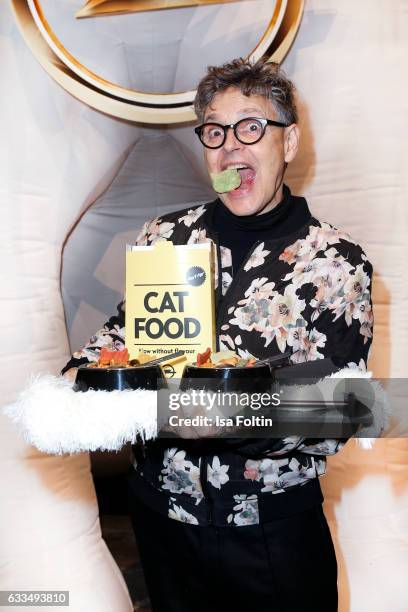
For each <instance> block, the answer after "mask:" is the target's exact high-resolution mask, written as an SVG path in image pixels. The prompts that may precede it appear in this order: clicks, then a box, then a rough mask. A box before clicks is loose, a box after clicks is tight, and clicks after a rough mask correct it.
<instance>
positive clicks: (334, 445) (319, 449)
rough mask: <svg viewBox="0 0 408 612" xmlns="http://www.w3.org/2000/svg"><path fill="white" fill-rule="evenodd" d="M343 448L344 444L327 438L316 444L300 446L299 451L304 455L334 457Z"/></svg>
mask: <svg viewBox="0 0 408 612" xmlns="http://www.w3.org/2000/svg"><path fill="white" fill-rule="evenodd" d="M343 446H344V443H343V442H340V441H339V440H336V439H332V438H326V439H325V440H322V441H321V442H317V443H316V444H310V445H308V444H300V446H299V450H301V451H302V453H305V454H309V453H310V454H311V455H334V454H335V453H336V451H337V450H338V449H339V448H342V447H343ZM292 461H293V460H292Z"/></svg>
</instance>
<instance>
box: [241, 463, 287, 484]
mask: <svg viewBox="0 0 408 612" xmlns="http://www.w3.org/2000/svg"><path fill="white" fill-rule="evenodd" d="M288 463H289V460H288V459H269V458H266V459H259V460H253V459H248V460H247V461H246V462H245V471H244V478H246V479H249V480H256V481H258V482H259V481H261V480H263V481H264V485H265V486H264V487H263V488H262V489H261V491H262V492H264V493H267V492H274V493H278V492H281V489H282V485H281V483H280V480H279V479H280V476H279V475H280V469H279V468H281V467H282V466H284V465H285V466H286V465H288Z"/></svg>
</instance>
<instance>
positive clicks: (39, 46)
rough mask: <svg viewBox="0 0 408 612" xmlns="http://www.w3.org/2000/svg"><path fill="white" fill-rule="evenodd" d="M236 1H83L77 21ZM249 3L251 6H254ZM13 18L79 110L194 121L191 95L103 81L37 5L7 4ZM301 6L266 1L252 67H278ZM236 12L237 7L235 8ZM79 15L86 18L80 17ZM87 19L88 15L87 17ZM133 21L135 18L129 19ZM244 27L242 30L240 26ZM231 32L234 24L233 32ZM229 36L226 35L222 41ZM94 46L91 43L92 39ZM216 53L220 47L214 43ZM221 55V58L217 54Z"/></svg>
mask: <svg viewBox="0 0 408 612" xmlns="http://www.w3.org/2000/svg"><path fill="white" fill-rule="evenodd" d="M241 1H242V0H88V2H86V4H85V6H84V7H83V9H82V10H81V11H79V14H78V15H77V16H80V17H91V16H93V15H103V14H104V15H105V16H106V15H109V14H112V15H113V14H115V13H116V14H117V13H129V12H132V13H133V12H137V13H138V12H140V11H147V10H149V11H150V10H158V9H165V8H166V9H167V8H177V7H181V6H183V7H187V6H197V11H199V10H200V6H201V7H203V8H204V5H211V4H213V5H217V4H220V5H221V4H230V3H231V4H232V3H237V4H238V3H239V2H241ZM255 3H256V2H255V0H254V4H255ZM12 5H13V8H14V14H15V17H16V20H17V23H18V25H19V27H20V30H21V32H22V35H23V36H24V39H25V41H26V43H27V45H28V46H29V48H30V50H31V51H32V53H33V54H34V56H35V57H36V58H37V60H38V61H39V62H40V64H41V65H42V66H43V68H44V69H45V70H46V71H47V72H48V74H49V75H50V76H51V77H52V78H53V79H54V80H55V81H56V82H57V83H59V84H60V85H61V86H62V87H63V88H64V89H66V91H68V92H69V93H70V94H71V95H73V96H75V97H76V98H78V99H79V100H81V101H82V102H84V103H85V104H88V105H89V106H92V107H93V108H95V109H97V110H99V111H101V112H103V113H105V114H108V115H111V116H113V117H118V118H120V119H125V120H127V121H133V122H139V123H152V124H161V125H163V124H171V123H185V122H192V121H194V120H195V118H196V117H195V114H194V110H193V100H194V97H195V93H196V92H195V90H193V89H191V90H187V91H176V92H174V91H170V92H168V93H154V92H146V91H140V90H137V89H131V88H128V87H124V86H123V85H120V84H118V83H114V82H112V81H109V80H107V79H106V78H105V77H104V76H102V75H101V74H100V73H99V72H100V71H99V70H98V73H97V72H95V71H94V70H92V69H91V68H90V67H89V66H87V65H86V64H85V63H84V62H81V61H80V59H79V58H78V57H76V56H75V55H74V54H73V53H72V52H71V51H70V50H69V49H68V48H67V47H65V46H64V44H63V43H62V41H61V40H60V38H59V37H58V36H57V34H56V32H55V30H54V29H53V28H52V27H51V25H50V23H49V22H48V21H47V18H46V16H45V12H44V10H43V7H42V0H12ZM303 6H304V0H273V1H271V13H272V17H271V19H270V21H269V24H268V25H267V27H266V29H265V30H264V32H263V34H262V35H261V37H260V39H259V41H258V43H257V44H256V46H255V47H254V48H253V49H252V51H250V53H248V54H247V55H246V57H248V58H250V59H251V60H252V61H256V60H258V59H259V58H261V57H268V58H270V60H271V61H275V62H282V60H283V59H284V57H285V55H286V54H287V53H288V51H289V49H290V47H291V45H292V43H293V41H294V39H295V37H296V34H297V31H298V28H299V25H300V22H301V18H302V14H303ZM237 11H238V7H237ZM85 12H88V13H87V14H85ZM91 13H92V14H91ZM133 17H135V16H133ZM245 25H247V24H245V23H244V24H243V26H245ZM234 27H236V24H235V26H234ZM233 32H234V30H233V29H232V30H231V32H230V31H228V30H227V31H226V32H225V34H226V36H230V35H231V34H233ZM92 41H93V44H94V45H97V44H98V42H97V38H95V37H94V38H93V39H92ZM219 45H220V51H221V52H222V50H223V46H222V45H223V42H222V40H221V39H220V41H219ZM221 55H222V53H221Z"/></svg>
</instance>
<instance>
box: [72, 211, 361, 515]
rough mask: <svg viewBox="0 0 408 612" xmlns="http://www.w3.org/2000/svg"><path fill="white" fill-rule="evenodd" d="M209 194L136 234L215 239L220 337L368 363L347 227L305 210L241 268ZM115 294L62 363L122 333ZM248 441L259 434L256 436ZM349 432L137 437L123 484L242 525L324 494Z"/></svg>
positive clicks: (89, 355)
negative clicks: (330, 458)
mask: <svg viewBox="0 0 408 612" xmlns="http://www.w3.org/2000/svg"><path fill="white" fill-rule="evenodd" d="M213 206H214V203H209V204H205V205H201V206H196V207H195V208H192V209H188V210H184V211H179V212H175V213H170V214H167V215H164V216H163V217H160V218H155V219H153V220H151V221H148V222H147V223H145V225H144V226H143V229H142V231H141V232H140V234H139V236H138V237H137V240H136V243H137V244H138V245H153V244H155V243H156V242H157V241H159V240H171V241H172V242H173V243H174V244H192V243H199V242H207V241H211V240H212V241H213V242H214V243H215V245H216V252H217V265H216V269H215V286H216V305H217V306H216V310H217V332H218V334H217V337H218V341H219V348H220V349H222V348H225V349H233V350H234V351H236V352H237V353H238V354H239V355H240V356H241V357H243V358H245V357H248V356H250V355H253V356H255V357H258V358H264V357H268V356H272V355H275V354H279V353H282V352H284V351H287V350H290V351H291V361H292V362H293V363H301V362H304V361H311V360H316V359H322V358H324V357H331V358H333V359H334V360H335V362H336V363H337V364H338V365H342V366H349V367H359V368H362V369H365V368H366V363H367V359H368V352H369V348H370V344H371V341H372V330H373V313H372V304H371V297H370V294H371V278H372V267H371V264H370V263H369V261H368V260H367V257H366V256H365V254H364V252H363V250H362V249H361V247H360V246H359V245H358V244H357V243H355V242H354V241H353V240H352V239H351V238H350V236H348V235H347V234H345V233H344V232H342V231H340V230H338V229H336V228H334V227H332V226H331V225H329V224H328V223H324V222H320V221H318V220H317V219H315V218H313V217H312V216H311V215H310V218H309V221H308V223H307V224H306V225H305V226H304V227H302V228H301V229H300V230H298V231H297V232H296V233H295V234H292V235H289V236H285V237H284V238H279V239H273V240H265V241H263V242H259V243H257V244H255V245H254V247H253V248H252V250H251V252H250V253H248V255H247V257H246V259H245V260H244V262H243V264H242V266H241V268H240V269H239V270H235V271H233V269H232V263H231V253H230V251H229V250H228V249H226V248H225V247H223V246H222V237H219V236H218V235H217V234H216V233H215V231H214V228H213V227H212V223H211V221H212V210H213ZM124 331H125V330H124V313H123V304H122V305H119V307H118V315H117V316H114V317H112V318H111V319H110V320H109V321H108V322H107V323H106V325H105V326H104V328H103V329H102V330H100V331H99V332H98V333H97V334H96V335H95V336H93V337H92V338H91V339H90V341H89V343H88V344H87V345H86V346H85V347H84V348H83V349H82V350H81V351H79V352H77V353H75V354H74V356H73V359H71V361H70V362H69V363H68V364H67V366H66V368H65V369H68V368H69V367H73V366H76V365H79V364H80V363H83V362H85V361H87V360H94V359H95V356H96V355H97V353H98V352H99V350H100V348H101V347H102V346H106V345H111V346H112V345H113V346H116V348H117V349H121V348H122V347H123V344H124ZM255 442H256V443H255ZM345 442H346V440H345V439H341V440H336V439H325V440H324V439H322V440H319V439H307V438H306V439H305V438H301V437H288V438H283V439H279V440H277V439H270V440H258V441H254V440H252V443H251V444H245V442H244V441H243V443H242V444H241V445H240V444H237V445H236V446H232V445H231V444H227V443H226V441H224V442H222V441H221V440H220V441H217V440H212V441H210V440H207V441H204V440H198V441H191V440H180V443H179V444H176V445H172V446H170V445H169V443H170V441H169V440H163V439H161V440H156V441H153V442H150V443H147V444H146V445H144V446H142V445H141V446H139V445H138V446H135V447H134V454H135V461H134V468H135V469H134V472H133V474H132V477H131V484H132V487H133V488H134V491H135V493H136V494H137V495H140V496H141V497H142V498H143V499H144V501H145V503H147V504H149V505H151V506H152V507H153V508H155V509H156V510H157V511H159V512H161V513H164V514H166V515H167V516H169V517H170V518H173V519H175V520H178V521H184V522H187V523H191V524H194V525H205V524H208V523H209V522H212V523H214V524H216V525H231V526H243V525H253V524H258V523H259V522H262V521H265V520H269V519H270V518H271V517H278V516H285V515H288V514H289V513H293V512H298V511H300V510H302V509H306V507H308V506H311V505H313V504H316V503H320V502H321V501H322V499H323V497H322V494H321V491H320V487H319V483H318V476H320V475H323V474H324V473H325V467H326V458H325V457H326V455H332V454H334V453H336V452H337V451H339V450H340V449H341V448H342V446H343V445H344V444H345Z"/></svg>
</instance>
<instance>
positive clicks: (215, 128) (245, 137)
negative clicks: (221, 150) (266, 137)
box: [201, 118, 264, 147]
mask: <svg viewBox="0 0 408 612" xmlns="http://www.w3.org/2000/svg"><path fill="white" fill-rule="evenodd" d="M227 129H228V126H226V127H225V128H222V127H221V126H220V125H217V124H216V123H206V124H205V125H204V127H203V129H202V131H201V140H202V141H203V143H204V144H205V145H207V146H209V147H218V146H221V145H222V144H223V142H224V139H225V138H226V130H227ZM263 132H264V128H263V126H262V123H261V122H260V121H258V120H257V119H251V118H248V119H241V121H238V122H237V123H236V124H235V126H234V133H235V136H236V137H237V138H238V140H239V141H240V142H242V143H243V144H252V143H255V142H257V140H259V139H260V138H261V137H262V135H263Z"/></svg>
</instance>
